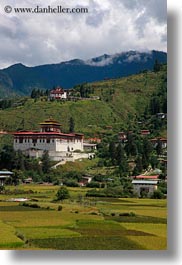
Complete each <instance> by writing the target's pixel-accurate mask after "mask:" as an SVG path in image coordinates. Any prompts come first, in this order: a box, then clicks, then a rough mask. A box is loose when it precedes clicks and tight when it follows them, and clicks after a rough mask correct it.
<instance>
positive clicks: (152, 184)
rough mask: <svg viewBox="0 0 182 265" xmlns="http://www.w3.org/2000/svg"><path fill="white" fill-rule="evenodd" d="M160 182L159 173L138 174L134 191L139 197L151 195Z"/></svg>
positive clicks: (134, 182)
mask: <svg viewBox="0 0 182 265" xmlns="http://www.w3.org/2000/svg"><path fill="white" fill-rule="evenodd" d="M158 182H159V175H155V176H144V175H139V176H136V177H135V178H134V179H133V181H132V184H133V188H134V192H136V193H137V194H138V197H143V196H144V195H145V196H147V197H150V195H151V194H152V193H153V192H154V191H155V190H157V185H158Z"/></svg>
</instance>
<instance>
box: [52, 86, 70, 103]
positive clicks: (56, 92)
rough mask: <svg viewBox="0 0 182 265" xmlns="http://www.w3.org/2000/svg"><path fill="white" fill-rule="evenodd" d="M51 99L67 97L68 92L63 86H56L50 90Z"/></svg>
mask: <svg viewBox="0 0 182 265" xmlns="http://www.w3.org/2000/svg"><path fill="white" fill-rule="evenodd" d="M50 99H56V100H62V99H67V92H66V91H65V90H64V89H63V88H61V87H56V88H55V89H52V90H51V91H50Z"/></svg>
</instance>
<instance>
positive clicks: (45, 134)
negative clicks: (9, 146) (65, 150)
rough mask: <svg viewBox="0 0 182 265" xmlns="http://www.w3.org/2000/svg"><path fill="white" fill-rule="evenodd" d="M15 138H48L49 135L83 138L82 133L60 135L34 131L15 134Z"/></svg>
mask: <svg viewBox="0 0 182 265" xmlns="http://www.w3.org/2000/svg"><path fill="white" fill-rule="evenodd" d="M13 135H14V136H20V135H22V136H23V135H24V136H47V135H55V136H63V137H64V136H68V137H75V136H83V134H81V133H59V132H32V131H24V132H14V133H13Z"/></svg>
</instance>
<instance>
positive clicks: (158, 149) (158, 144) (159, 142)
mask: <svg viewBox="0 0 182 265" xmlns="http://www.w3.org/2000/svg"><path fill="white" fill-rule="evenodd" d="M156 152H157V155H158V156H159V155H161V154H162V142H161V141H160V139H157V145H156Z"/></svg>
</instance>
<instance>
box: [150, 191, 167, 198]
mask: <svg viewBox="0 0 182 265" xmlns="http://www.w3.org/2000/svg"><path fill="white" fill-rule="evenodd" d="M163 198H164V194H163V193H162V192H161V191H160V190H155V191H154V192H153V194H152V195H151V199H163Z"/></svg>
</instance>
